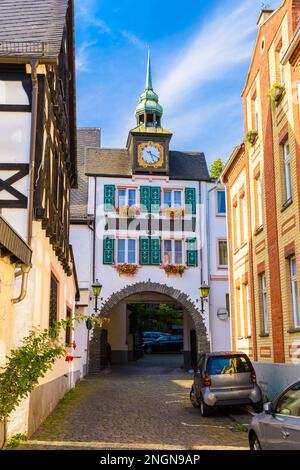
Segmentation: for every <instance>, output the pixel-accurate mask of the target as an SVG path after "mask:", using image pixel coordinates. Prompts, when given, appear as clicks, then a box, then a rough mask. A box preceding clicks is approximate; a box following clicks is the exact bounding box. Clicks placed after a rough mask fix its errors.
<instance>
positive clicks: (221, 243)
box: [218, 240, 228, 268]
mask: <svg viewBox="0 0 300 470" xmlns="http://www.w3.org/2000/svg"><path fill="white" fill-rule="evenodd" d="M218 261H219V262H218V266H219V267H220V268H227V267H228V251H227V241H226V240H218Z"/></svg>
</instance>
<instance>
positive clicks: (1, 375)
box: [0, 315, 105, 424]
mask: <svg viewBox="0 0 300 470" xmlns="http://www.w3.org/2000/svg"><path fill="white" fill-rule="evenodd" d="M87 319H89V320H90V321H91V322H92V325H93V326H96V325H98V326H100V327H101V326H102V325H103V322H104V321H105V318H103V317H102V318H100V317H86V316H84V315H78V316H76V317H73V318H72V319H69V320H61V321H60V322H57V323H56V324H55V326H54V327H52V328H48V329H45V330H43V331H39V330H37V329H33V330H32V331H30V333H29V335H28V336H26V337H25V338H23V340H22V342H21V344H20V346H19V347H18V348H16V349H14V350H12V351H11V352H10V356H9V357H7V364H6V366H5V367H4V368H1V369H2V372H0V421H4V423H5V424H6V420H7V418H8V416H9V415H10V414H11V413H12V412H13V411H14V410H15V409H16V407H17V406H18V405H19V404H20V402H21V401H22V400H23V399H24V398H26V397H27V396H28V395H29V394H30V393H31V392H32V390H33V389H34V387H35V386H36V385H37V384H38V382H39V380H40V378H42V377H44V376H45V374H46V372H47V371H48V370H49V369H51V367H52V366H53V364H54V363H55V361H56V360H57V359H59V358H61V357H64V356H65V355H66V353H67V351H66V348H65V345H64V344H63V343H62V342H61V339H60V333H61V332H62V331H63V330H65V329H66V327H67V326H69V327H71V328H74V322H81V321H83V320H87Z"/></svg>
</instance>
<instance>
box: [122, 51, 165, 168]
mask: <svg viewBox="0 0 300 470" xmlns="http://www.w3.org/2000/svg"><path fill="white" fill-rule="evenodd" d="M135 115H136V120H137V127H135V128H134V129H132V130H131V131H130V132H129V136H128V141H127V148H128V152H129V155H130V158H131V162H132V172H133V174H138V173H141V174H157V173H158V174H164V175H168V174H169V143H170V140H171V137H172V133H171V132H169V131H167V130H166V129H163V127H162V125H161V118H162V115H163V108H162V106H161V105H160V104H159V102H158V95H157V94H156V93H155V92H154V90H153V86H152V73H151V61H150V51H149V52H148V63H147V77H146V87H145V90H144V91H143V93H142V94H141V96H140V101H139V104H138V106H137V108H136V112H135Z"/></svg>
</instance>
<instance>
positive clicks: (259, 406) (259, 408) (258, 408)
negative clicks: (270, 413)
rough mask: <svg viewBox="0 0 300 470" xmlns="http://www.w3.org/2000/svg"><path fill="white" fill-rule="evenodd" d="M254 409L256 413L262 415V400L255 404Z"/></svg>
mask: <svg viewBox="0 0 300 470" xmlns="http://www.w3.org/2000/svg"><path fill="white" fill-rule="evenodd" d="M252 408H253V411H254V413H262V412H263V410H264V404H263V401H262V400H261V401H259V402H258V403H253V405H252Z"/></svg>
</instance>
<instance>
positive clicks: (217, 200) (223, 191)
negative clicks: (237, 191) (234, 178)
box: [216, 189, 227, 217]
mask: <svg viewBox="0 0 300 470" xmlns="http://www.w3.org/2000/svg"><path fill="white" fill-rule="evenodd" d="M219 193H222V194H224V202H225V212H220V210H219ZM216 208H217V210H216V215H217V216H218V217H226V213H227V207H226V191H225V189H217V191H216Z"/></svg>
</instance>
